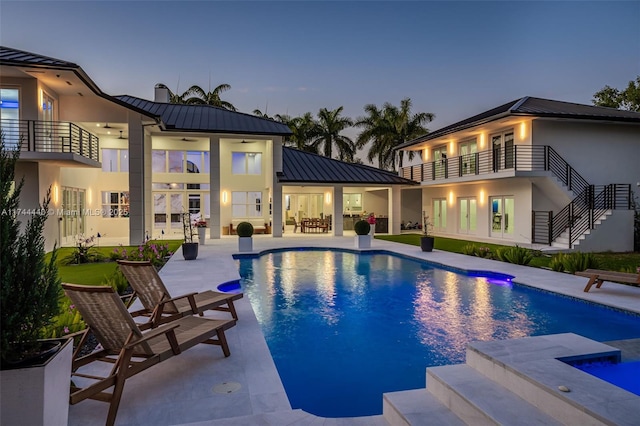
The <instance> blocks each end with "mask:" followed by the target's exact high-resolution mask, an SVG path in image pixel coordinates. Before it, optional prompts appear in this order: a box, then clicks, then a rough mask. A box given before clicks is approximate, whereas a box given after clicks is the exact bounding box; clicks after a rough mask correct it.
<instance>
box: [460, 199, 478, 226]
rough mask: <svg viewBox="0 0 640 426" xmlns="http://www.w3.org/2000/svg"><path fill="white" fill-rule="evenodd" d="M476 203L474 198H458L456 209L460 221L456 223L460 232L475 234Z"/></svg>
mask: <svg viewBox="0 0 640 426" xmlns="http://www.w3.org/2000/svg"><path fill="white" fill-rule="evenodd" d="M476 205H477V203H476V199H475V198H460V200H459V209H458V211H459V214H460V222H459V224H458V231H459V232H460V233H461V234H475V232H476V223H477V213H476V210H477V207H476Z"/></svg>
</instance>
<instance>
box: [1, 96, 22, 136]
mask: <svg viewBox="0 0 640 426" xmlns="http://www.w3.org/2000/svg"><path fill="white" fill-rule="evenodd" d="M0 119H2V131H3V133H4V137H5V143H6V144H7V147H10V146H12V145H13V146H17V144H18V142H19V141H20V126H19V124H18V120H20V91H19V90H18V89H11V88H6V87H3V88H0ZM25 136H26V135H25Z"/></svg>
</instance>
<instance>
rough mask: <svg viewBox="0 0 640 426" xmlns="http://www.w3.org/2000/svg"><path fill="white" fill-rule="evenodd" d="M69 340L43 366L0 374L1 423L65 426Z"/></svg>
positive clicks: (69, 381)
mask: <svg viewBox="0 0 640 426" xmlns="http://www.w3.org/2000/svg"><path fill="white" fill-rule="evenodd" d="M72 355H73V344H72V340H71V339H69V340H67V342H66V343H64V344H63V345H62V348H61V349H60V351H59V352H58V353H57V354H55V355H54V356H53V357H52V358H50V359H49V360H48V361H47V362H46V364H44V365H42V366H38V367H26V368H18V369H15V370H2V371H0V424H3V425H55V426H58V425H60V426H63V425H64V426H66V424H67V420H68V418H69V386H70V384H71V358H72Z"/></svg>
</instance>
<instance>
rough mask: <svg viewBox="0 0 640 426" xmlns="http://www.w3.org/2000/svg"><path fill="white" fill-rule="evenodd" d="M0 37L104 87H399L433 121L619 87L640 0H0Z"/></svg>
mask: <svg viewBox="0 0 640 426" xmlns="http://www.w3.org/2000/svg"><path fill="white" fill-rule="evenodd" d="M0 43H1V44H2V45H5V46H10V47H14V48H18V49H22V50H27V51H31V52H34V53H39V54H43V55H48V56H53V57H55V58H58V59H63V60H67V61H71V62H75V63H77V64H79V65H80V66H81V67H82V68H83V69H84V70H85V71H86V72H87V73H88V74H89V76H90V77H91V78H92V79H93V80H94V81H95V82H96V83H97V84H98V86H99V87H100V88H101V89H102V90H103V91H105V92H106V93H108V94H111V95H120V94H129V95H134V96H139V97H142V98H146V99H153V86H154V84H155V83H158V82H163V83H165V84H167V85H168V86H169V87H170V88H171V89H172V90H174V91H175V90H176V89H177V88H178V89H179V90H180V91H183V90H185V89H186V88H188V87H189V86H190V85H192V84H198V85H200V86H202V87H203V88H205V89H206V88H208V87H209V80H210V79H211V88H213V87H215V86H216V85H218V84H221V83H228V84H230V85H231V86H232V89H231V90H230V91H228V92H225V93H224V94H223V99H225V100H228V101H230V102H232V103H233V104H234V105H235V106H236V107H237V108H238V109H239V110H240V111H243V112H252V111H253V110H254V109H255V108H259V109H260V110H262V111H265V109H266V110H267V112H268V113H269V114H270V115H273V114H276V113H287V114H290V115H294V116H295V115H301V114H303V113H305V112H307V111H310V112H312V113H313V114H316V113H317V111H318V109H320V108H322V107H326V108H330V109H333V108H337V107H339V106H344V109H345V115H348V116H350V117H352V118H356V117H357V116H360V115H362V114H363V106H364V105H365V104H368V103H374V104H377V105H382V103H384V102H387V101H388V102H391V103H393V104H396V105H398V104H399V102H400V100H401V99H403V98H405V97H409V98H411V99H412V101H413V110H414V112H419V111H421V112H431V113H434V114H435V115H436V119H435V120H434V121H433V122H432V123H430V124H429V125H428V127H429V128H430V129H431V130H436V129H438V128H440V127H443V126H446V125H448V124H451V123H453V122H455V121H458V120H461V119H464V118H467V117H468V116H471V115H473V114H476V113H480V112H482V111H484V110H486V109H489V108H492V107H494V106H498V105H500V104H503V103H505V102H508V101H510V100H514V99H517V98H519V97H522V96H526V95H530V96H538V97H544V98H551V99H557V100H565V101H570V102H578V103H587V104H589V103H591V98H592V95H593V93H594V92H596V91H597V90H599V89H600V88H602V87H603V86H604V85H606V84H608V85H611V86H614V87H620V88H621V87H624V86H626V84H627V83H628V81H629V80H632V79H635V77H636V76H637V75H640V1H627V2H580V1H571V2H482V1H476V2H457V1H450V2H432V1H412V2H402V1H379V2H367V1H354V2H348V1H346V2H345V1H340V2H338V1H327V2H312V1H310V2H307V1H304V2H296V1H288V2H273V1H262V2H247V1H235V2H218V1H213V2H204V1H197V2H189V1H180V2H178V1H173V2H168V1H165V2H152V1H131V2H115V1H102V2H95V1H88V2H80V1H71V2H61V1H47V2H32V1H21V2H13V1H6V0H2V1H1V2H0ZM178 84H179V86H178ZM349 133H350V134H349V135H350V136H354V135H355V134H357V131H351V132H349Z"/></svg>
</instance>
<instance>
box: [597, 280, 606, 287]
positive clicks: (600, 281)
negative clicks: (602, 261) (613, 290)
mask: <svg viewBox="0 0 640 426" xmlns="http://www.w3.org/2000/svg"><path fill="white" fill-rule="evenodd" d="M603 282H604V280H598V284H596V288H600V286H602V283H603Z"/></svg>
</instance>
